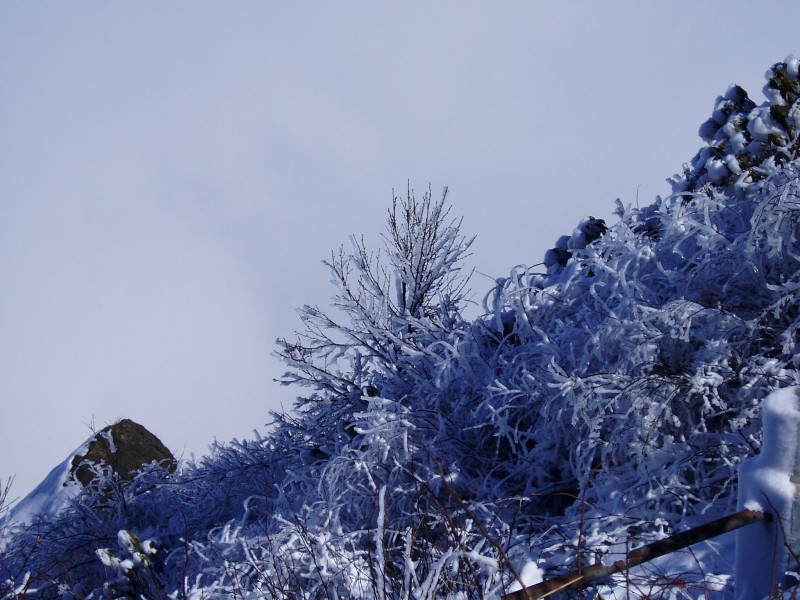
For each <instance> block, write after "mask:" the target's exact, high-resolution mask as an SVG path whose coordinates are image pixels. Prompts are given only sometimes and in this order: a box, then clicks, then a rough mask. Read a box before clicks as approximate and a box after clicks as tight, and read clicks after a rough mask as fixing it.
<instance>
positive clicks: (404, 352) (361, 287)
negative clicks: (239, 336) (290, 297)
mask: <svg viewBox="0 0 800 600" xmlns="http://www.w3.org/2000/svg"><path fill="white" fill-rule="evenodd" d="M446 200H447V188H444V190H443V192H442V197H441V199H440V200H438V201H434V200H433V197H432V194H431V191H430V189H428V191H427V192H426V193H425V194H424V196H423V197H422V199H421V200H419V199H417V197H416V195H415V194H414V191H413V190H411V189H410V188H409V190H408V192H407V195H406V197H405V198H398V197H397V196H395V197H394V198H393V201H392V207H391V208H390V209H389V211H388V212H389V214H388V219H387V223H386V230H385V232H384V233H383V234H382V238H383V242H384V248H383V253H381V252H380V251H379V252H372V251H371V250H369V249H368V247H367V245H366V243H365V242H364V239H363V237H362V238H357V237H356V236H351V237H350V249H349V250H345V247H344V246H342V247H340V248H339V250H338V252H332V253H331V258H330V260H328V261H325V262H324V264H325V265H326V266H327V267H328V269H329V271H330V274H331V278H332V281H333V283H334V285H335V286H336V289H337V291H336V294H335V296H334V298H333V307H334V309H335V313H329V312H324V311H323V310H321V309H320V308H319V307H318V306H308V305H306V306H304V307H303V308H302V309H300V318H301V320H302V321H303V325H304V327H305V329H304V331H302V332H299V333H298V334H297V339H296V340H295V341H287V340H286V339H281V340H278V345H279V350H278V354H279V356H280V357H281V358H282V359H283V360H284V362H285V363H286V364H287V366H288V367H289V369H290V371H289V372H288V373H286V375H285V376H284V378H283V379H282V382H283V383H284V384H293V383H299V384H302V385H306V386H310V387H312V388H315V389H317V390H319V391H320V392H323V393H327V394H330V395H333V396H334V397H337V398H351V399H352V398H353V396H354V395H360V393H361V392H363V388H364V387H365V386H366V385H367V381H366V379H365V375H366V374H367V373H384V374H388V373H397V372H398V370H399V369H402V368H403V365H404V364H405V363H406V362H407V361H406V358H408V356H411V355H416V354H419V353H420V352H425V350H424V347H425V346H427V345H429V342H430V336H431V335H435V334H436V332H437V331H447V330H449V329H451V328H452V327H453V325H454V323H456V322H458V321H460V319H461V318H460V311H461V309H462V307H463V306H464V304H465V303H466V302H467V294H468V290H467V287H466V286H467V282H468V279H469V274H466V275H465V274H464V273H462V262H463V260H464V259H465V258H466V257H467V256H469V248H470V246H471V244H472V242H473V240H474V237H473V238H466V237H465V236H463V235H462V234H461V221H462V220H461V219H456V218H452V217H451V216H450V207H449V206H447V204H446ZM421 338H425V340H423V339H421ZM406 366H407V365H406Z"/></svg>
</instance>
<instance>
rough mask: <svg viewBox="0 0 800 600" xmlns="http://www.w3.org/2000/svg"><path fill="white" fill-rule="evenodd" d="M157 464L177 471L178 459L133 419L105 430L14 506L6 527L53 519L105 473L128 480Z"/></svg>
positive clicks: (68, 458)
mask: <svg viewBox="0 0 800 600" xmlns="http://www.w3.org/2000/svg"><path fill="white" fill-rule="evenodd" d="M151 463H157V464H158V465H159V466H161V467H163V468H164V469H167V470H170V471H174V470H175V468H176V466H177V462H176V460H175V457H174V456H173V455H172V453H171V452H170V451H169V449H168V448H167V447H166V446H164V444H163V443H162V442H161V440H159V439H158V438H157V437H156V436H155V435H154V434H153V433H151V432H150V431H148V429H147V428H145V427H144V426H142V425H140V424H138V423H135V422H134V421H132V420H130V419H121V420H120V421H118V422H117V423H114V424H113V425H109V426H107V427H104V428H103V429H101V430H100V431H98V432H97V433H95V434H94V435H92V436H91V437H89V438H88V439H87V440H86V441H85V442H84V443H83V444H81V445H80V446H79V447H78V448H77V449H75V450H74V451H73V452H71V453H70V454H69V456H68V457H67V459H66V460H65V461H64V462H63V463H61V464H59V465H58V466H57V467H55V468H54V469H53V470H52V471H51V472H50V473H49V474H48V476H47V477H46V478H45V479H44V480H43V481H42V482H41V483H40V484H39V485H38V486H36V488H34V490H33V491H32V492H31V493H30V494H28V495H27V496H26V497H25V498H23V499H22V500H20V501H19V502H17V503H16V504H15V505H13V506H12V507H11V509H10V510H9V512H8V515H6V517H5V519H4V521H3V522H2V523H0V525H2V524H6V525H15V526H20V525H25V524H29V523H32V522H34V521H36V520H37V519H42V518H53V517H55V516H56V515H58V513H59V512H61V510H62V509H63V508H64V507H65V506H66V505H67V504H68V503H69V501H70V500H71V499H73V498H75V497H76V496H77V495H78V494H79V493H80V492H81V490H82V489H83V488H84V487H85V486H87V485H89V484H90V483H91V482H92V481H93V480H95V479H96V478H97V477H98V475H99V474H101V473H103V472H104V470H105V472H106V473H107V474H116V475H117V476H118V477H119V478H121V479H123V480H129V479H131V477H132V476H133V475H134V474H135V473H136V472H137V471H138V470H139V469H141V468H142V467H143V466H145V465H148V464H151Z"/></svg>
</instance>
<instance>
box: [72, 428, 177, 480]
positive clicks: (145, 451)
mask: <svg viewBox="0 0 800 600" xmlns="http://www.w3.org/2000/svg"><path fill="white" fill-rule="evenodd" d="M85 448H86V449H85V452H81V453H77V454H75V455H74V456H73V458H72V461H71V465H70V474H71V475H72V476H73V477H74V478H75V479H76V480H78V481H79V482H80V483H81V484H83V485H87V484H88V483H89V482H90V481H92V479H94V477H95V469H96V467H98V466H103V465H105V466H107V467H109V468H110V469H111V470H112V471H113V472H114V473H116V474H117V475H119V476H120V477H121V478H122V479H130V478H131V477H132V475H133V474H134V473H135V472H136V471H137V470H138V469H140V468H141V467H142V466H143V465H147V464H150V463H152V462H155V463H158V464H159V465H161V466H162V467H164V468H167V469H169V470H171V471H174V470H175V466H176V462H175V457H174V456H173V455H172V452H170V451H169V449H168V448H167V447H166V446H165V445H164V444H163V443H162V442H161V440H160V439H158V438H157V437H156V436H155V435H153V434H152V433H151V432H150V431H148V430H147V428H146V427H144V426H142V425H140V424H138V423H135V422H134V421H131V420H130V419H121V420H120V421H118V422H116V423H114V424H113V425H109V426H108V427H104V428H103V429H101V430H100V431H98V432H97V433H96V434H95V435H94V436H92V437H91V438H90V439H89V440H88V441H87V443H86V444H85Z"/></svg>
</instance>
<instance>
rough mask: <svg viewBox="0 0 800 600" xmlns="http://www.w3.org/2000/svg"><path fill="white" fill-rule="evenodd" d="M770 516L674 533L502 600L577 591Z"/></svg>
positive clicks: (745, 513) (729, 519) (745, 516)
mask: <svg viewBox="0 0 800 600" xmlns="http://www.w3.org/2000/svg"><path fill="white" fill-rule="evenodd" d="M771 519H772V515H771V514H769V513H766V512H761V511H759V510H740V511H739V512H737V513H734V514H732V515H727V516H725V517H721V518H719V519H716V520H715V521H711V522H709V523H706V524H704V525H700V526H699V527H694V528H692V529H689V530H687V531H682V532H680V533H676V534H674V535H671V536H669V537H666V538H664V539H663V540H659V541H657V542H653V543H652V544H647V545H646V546H642V547H641V548H636V549H635V550H631V551H630V552H629V553H628V556H627V558H626V560H618V561H616V562H614V563H612V564H610V565H604V564H603V563H595V564H592V565H589V566H587V567H584V568H582V569H578V570H576V571H573V572H571V573H566V574H564V575H559V576H558V577H554V578H553V579H548V580H547V581H543V582H541V583H537V584H536V585H531V586H528V587H526V588H523V589H521V590H517V591H515V592H511V593H509V594H506V595H505V596H503V600H539V599H540V598H547V597H549V596H552V595H553V594H557V593H558V592H563V591H566V590H570V589H574V588H579V587H582V586H585V585H587V584H589V583H591V582H593V581H597V580H599V579H604V578H606V577H609V576H611V575H614V574H615V573H621V572H622V571H626V570H628V569H631V568H633V567H635V566H637V565H641V564H643V563H646V562H649V561H651V560H653V559H655V558H658V557H659V556H664V555H666V554H670V553H672V552H677V551H678V550H683V549H684V548H688V547H689V546H692V545H693V544H697V543H699V542H704V541H706V540H709V539H711V538H714V537H717V536H719V535H722V534H723V533H728V532H729V531H735V530H736V529H740V528H742V527H746V526H747V525H753V524H754V523H758V522H760V521H765V520H767V521H769V520H771Z"/></svg>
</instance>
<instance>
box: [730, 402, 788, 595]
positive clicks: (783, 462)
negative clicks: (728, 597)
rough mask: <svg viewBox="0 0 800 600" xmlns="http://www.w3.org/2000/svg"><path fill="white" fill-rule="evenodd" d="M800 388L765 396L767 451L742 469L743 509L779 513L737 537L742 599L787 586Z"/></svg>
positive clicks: (738, 583) (737, 578)
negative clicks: (785, 535) (785, 537)
mask: <svg viewBox="0 0 800 600" xmlns="http://www.w3.org/2000/svg"><path fill="white" fill-rule="evenodd" d="M799 405H800V388H797V387H789V388H784V389H781V390H778V391H776V392H773V393H772V394H770V395H769V396H768V397H767V399H766V400H764V406H763V427H764V438H763V443H762V447H761V453H760V454H759V455H758V456H755V457H753V458H751V459H749V460H746V461H744V462H743V463H742V465H741V466H740V469H739V501H738V502H739V509H740V510H743V509H750V510H759V511H763V512H765V513H769V514H771V515H772V516H773V518H772V520H770V521H767V520H764V521H761V522H760V523H756V524H755V525H750V526H748V527H744V528H742V529H740V530H739V531H738V532H737V538H736V576H735V581H736V598H738V599H739V600H757V599H761V598H765V597H769V596H770V591H771V589H773V587H774V586H777V585H778V584H783V580H784V574H785V572H786V569H787V562H786V561H787V556H788V553H787V546H786V543H785V539H784V533H788V531H789V529H790V526H791V515H792V504H793V502H794V499H795V490H796V486H795V483H793V482H792V477H793V475H794V473H795V470H796V466H795V463H796V460H797V449H798V444H797V439H798V437H797V436H798V433H799V430H800V406H799Z"/></svg>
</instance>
